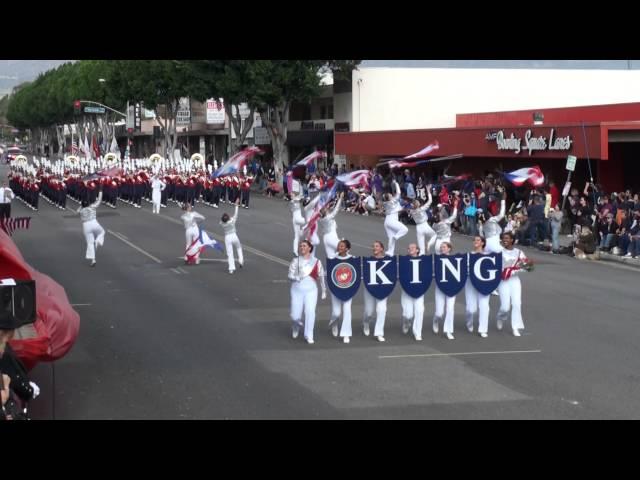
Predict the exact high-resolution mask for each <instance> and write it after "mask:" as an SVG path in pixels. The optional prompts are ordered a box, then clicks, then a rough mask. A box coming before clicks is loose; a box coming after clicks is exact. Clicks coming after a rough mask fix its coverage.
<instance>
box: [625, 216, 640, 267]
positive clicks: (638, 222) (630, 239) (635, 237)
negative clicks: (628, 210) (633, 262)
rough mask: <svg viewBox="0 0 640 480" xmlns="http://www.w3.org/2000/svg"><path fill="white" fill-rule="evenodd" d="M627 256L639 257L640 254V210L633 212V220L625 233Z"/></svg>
mask: <svg viewBox="0 0 640 480" xmlns="http://www.w3.org/2000/svg"><path fill="white" fill-rule="evenodd" d="M625 238H626V241H625V246H626V252H627V253H626V254H625V257H632V258H637V257H638V256H639V255H640V210H635V211H634V212H633V222H632V223H631V225H630V227H629V229H628V230H627V233H626V235H625Z"/></svg>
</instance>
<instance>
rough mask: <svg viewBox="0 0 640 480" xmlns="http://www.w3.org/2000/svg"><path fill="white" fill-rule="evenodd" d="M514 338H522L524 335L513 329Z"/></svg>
mask: <svg viewBox="0 0 640 480" xmlns="http://www.w3.org/2000/svg"><path fill="white" fill-rule="evenodd" d="M513 336H514V337H521V336H522V334H521V333H520V332H519V331H518V329H517V328H514V329H513Z"/></svg>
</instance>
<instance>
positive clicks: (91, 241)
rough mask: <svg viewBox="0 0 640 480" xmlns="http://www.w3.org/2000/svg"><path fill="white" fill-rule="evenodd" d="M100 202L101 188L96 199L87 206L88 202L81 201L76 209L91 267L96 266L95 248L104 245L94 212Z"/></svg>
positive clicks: (102, 229) (101, 230) (102, 230)
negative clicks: (80, 204)
mask: <svg viewBox="0 0 640 480" xmlns="http://www.w3.org/2000/svg"><path fill="white" fill-rule="evenodd" d="M101 201H102V186H100V187H99V191H98V199H97V200H96V201H95V202H94V203H92V204H89V202H88V200H83V201H82V206H81V207H78V210H77V212H78V213H79V214H80V219H81V220H82V231H83V233H84V238H85V240H86V241H87V252H86V255H85V257H86V259H87V260H91V266H92V267H94V266H95V265H96V248H97V247H101V246H102V245H104V234H105V232H104V228H102V226H101V225H100V224H99V223H98V220H97V219H96V210H97V209H98V207H99V206H100V202H101Z"/></svg>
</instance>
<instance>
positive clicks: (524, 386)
mask: <svg viewBox="0 0 640 480" xmlns="http://www.w3.org/2000/svg"><path fill="white" fill-rule="evenodd" d="M251 202H252V203H251V209H249V210H244V209H241V210H240V215H239V219H238V235H239V237H240V239H241V241H242V243H243V245H244V246H245V257H246V258H245V268H244V269H241V270H238V271H237V272H236V274H234V275H229V274H228V273H227V266H226V260H225V257H224V256H223V255H222V254H220V253H219V252H215V251H213V250H212V251H210V252H208V253H206V255H205V260H203V262H202V263H201V264H200V265H198V266H185V265H184V263H183V261H182V259H181V256H182V254H183V248H184V229H183V227H182V225H181V222H180V220H179V217H180V213H181V212H180V210H179V209H178V208H177V207H176V206H175V205H173V206H172V205H170V206H169V208H166V209H162V210H161V214H160V215H153V214H152V213H151V205H150V204H146V203H143V208H142V209H134V208H132V207H130V206H129V205H126V204H122V203H120V204H119V207H118V208H117V209H116V210H112V209H110V208H107V207H104V206H101V207H100V209H99V212H98V220H99V222H100V223H101V224H102V226H103V227H104V228H105V229H106V230H107V232H108V233H107V236H106V242H105V245H104V247H102V248H100V249H99V250H98V253H97V261H98V264H97V266H96V267H95V268H90V267H89V265H88V262H87V261H86V260H85V259H84V250H85V243H84V238H83V236H82V230H81V223H80V219H79V217H78V216H77V214H75V213H74V212H72V211H70V210H67V211H61V210H58V209H55V208H53V207H51V206H50V205H49V204H48V203H46V202H44V201H42V200H41V206H40V211H39V212H37V213H34V212H31V210H28V209H26V208H25V207H24V206H23V205H22V204H21V203H19V202H18V201H14V204H13V211H14V216H22V215H33V216H34V217H35V218H34V219H33V221H32V223H31V228H30V229H29V230H28V231H18V232H16V233H15V235H14V240H15V241H16V243H17V244H18V246H19V248H20V249H21V251H22V253H23V255H24V256H25V258H26V260H27V261H28V262H29V263H30V264H31V265H33V266H34V267H35V268H37V269H38V270H40V271H42V272H44V273H46V274H48V275H50V276H51V277H52V278H54V279H55V280H56V281H58V282H59V283H60V284H62V285H63V286H64V287H65V289H66V291H67V294H68V296H69V298H70V300H71V302H72V303H73V304H76V307H75V308H76V309H77V311H78V312H79V313H80V316H81V327H80V335H79V337H78V340H77V343H76V344H75V345H74V347H73V349H72V350H71V351H70V353H69V354H68V355H67V356H66V357H64V358H63V359H61V360H59V361H57V362H55V364H40V365H38V366H37V367H36V368H35V369H34V370H33V372H32V376H33V378H34V380H36V382H37V383H39V385H40V386H41V388H42V394H41V396H40V397H39V398H38V399H37V400H35V401H34V402H33V403H32V413H33V415H34V417H35V418H43V419H44V418H47V419H49V418H56V419H222V418H231V419H500V418H526V419H542V418H545V419H578V418H603V419H604V418H640V414H639V413H638V411H637V405H638V404H640V382H639V380H640V373H639V372H640V355H639V354H638V353H639V348H638V345H640V333H639V332H640V315H639V314H638V305H639V304H638V292H639V291H640V290H639V289H638V285H639V281H638V280H639V278H640V277H639V276H638V275H639V272H638V271H637V270H634V269H630V268H627V267H624V266H619V265H618V264H605V263H602V262H599V263H596V262H579V261H576V260H574V259H571V258H568V257H565V256H552V255H548V254H543V253H541V252H537V251H532V250H527V254H528V255H529V256H531V257H532V258H533V259H534V260H535V261H537V263H538V267H537V269H536V270H535V271H534V272H532V273H530V274H526V275H524V276H523V317H524V323H525V326H526V330H525V331H524V333H523V336H522V337H520V338H516V337H513V336H512V335H511V334H510V332H509V329H506V328H505V330H504V331H502V332H498V331H497V330H496V328H495V313H496V311H497V308H498V297H492V299H491V322H490V329H489V337H488V338H487V339H481V338H480V337H479V336H477V334H470V333H468V332H467V331H466V329H465V328H464V296H463V294H460V295H459V296H458V300H457V303H456V317H455V324H456V339H455V340H454V341H449V340H447V339H446V338H444V337H443V336H442V335H440V336H435V335H433V333H432V332H431V331H430V323H431V322H430V320H431V316H432V315H433V309H434V295H433V286H432V288H431V290H430V291H429V293H428V294H427V298H426V310H425V328H424V333H423V338H424V340H423V341H422V342H420V343H418V342H415V341H414V340H413V339H412V337H410V336H405V335H403V334H402V333H401V331H400V312H401V310H400V290H399V288H400V287H399V286H396V289H395V290H394V293H393V294H392V296H391V299H390V301H389V307H388V314H387V323H386V331H385V336H386V338H387V342H386V343H384V344H380V343H378V342H377V341H375V340H374V339H373V338H372V337H368V338H367V337H364V336H363V335H362V333H361V328H360V325H361V318H362V310H363V300H362V293H359V294H358V297H357V298H356V300H354V305H353V317H354V337H353V338H352V341H351V343H350V344H348V345H344V344H342V343H341V342H340V341H338V340H336V339H334V338H333V337H331V335H330V333H329V331H328V330H327V327H326V325H327V321H328V316H329V309H330V302H329V300H325V301H320V302H319V307H318V320H317V323H316V335H315V337H316V343H315V345H311V346H310V345H307V344H306V343H305V342H304V341H303V340H302V339H301V338H299V339H298V340H293V339H292V338H291V336H290V323H289V316H288V310H289V283H288V281H287V265H288V262H289V261H290V259H291V244H292V228H291V218H290V213H289V210H288V207H287V205H286V202H284V201H282V200H276V199H267V198H264V197H262V196H259V195H256V194H254V195H253V197H252V201H251ZM68 206H69V208H73V209H75V208H76V207H77V206H76V205H75V204H74V203H73V202H69V204H68ZM196 210H197V211H199V212H201V213H202V214H203V215H204V216H205V217H207V219H206V221H205V222H204V227H205V229H206V230H207V231H208V232H212V233H213V234H214V235H215V236H216V237H217V238H218V239H221V238H222V229H221V227H220V226H219V225H218V221H219V219H220V216H221V215H222V213H223V212H224V211H228V212H231V207H230V206H228V205H227V206H224V208H223V207H221V208H220V209H219V210H215V209H212V208H211V207H207V206H203V205H202V206H197V208H196ZM337 222H338V234H339V235H340V236H341V237H346V238H349V239H350V240H351V242H352V244H353V250H352V253H353V254H354V255H362V254H369V252H370V249H369V245H371V242H372V241H373V240H375V239H382V240H386V239H385V238H384V237H385V235H384V229H383V226H382V218H380V217H361V216H356V215H352V214H347V213H344V214H342V213H341V214H339V216H338V217H337ZM414 239H415V227H410V231H409V234H408V235H407V236H406V237H404V238H403V239H402V240H401V241H400V242H399V245H398V250H396V251H401V252H404V251H405V249H406V247H407V245H408V244H409V242H410V241H414ZM385 243H386V241H385ZM470 245H471V242H470V240H469V239H468V238H466V237H458V236H455V235H454V247H455V250H456V251H466V250H468V249H469V248H470ZM321 250H322V249H321ZM320 256H321V258H322V257H323V254H321V255H320Z"/></svg>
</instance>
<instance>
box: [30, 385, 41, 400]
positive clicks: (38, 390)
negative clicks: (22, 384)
mask: <svg viewBox="0 0 640 480" xmlns="http://www.w3.org/2000/svg"><path fill="white" fill-rule="evenodd" d="M29 385H31V388H33V398H34V399H35V398H36V397H37V396H38V395H40V387H38V385H36V384H35V383H33V382H29Z"/></svg>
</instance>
